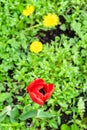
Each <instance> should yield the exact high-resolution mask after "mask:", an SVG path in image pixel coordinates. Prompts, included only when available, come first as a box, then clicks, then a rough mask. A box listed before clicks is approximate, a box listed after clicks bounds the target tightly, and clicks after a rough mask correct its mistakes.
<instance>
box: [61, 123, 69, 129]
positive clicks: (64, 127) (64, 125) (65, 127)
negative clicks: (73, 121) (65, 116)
mask: <svg viewBox="0 0 87 130" xmlns="http://www.w3.org/2000/svg"><path fill="white" fill-rule="evenodd" d="M61 130H70V127H69V126H68V125H66V124H62V126H61Z"/></svg>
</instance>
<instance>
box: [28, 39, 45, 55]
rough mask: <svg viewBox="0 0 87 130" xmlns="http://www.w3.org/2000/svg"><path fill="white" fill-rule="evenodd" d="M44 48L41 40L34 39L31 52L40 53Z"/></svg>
mask: <svg viewBox="0 0 87 130" xmlns="http://www.w3.org/2000/svg"><path fill="white" fill-rule="evenodd" d="M42 48H43V45H42V43H41V42H39V41H34V42H32V44H31V45H30V51H31V52H35V53H38V52H40V51H41V50H42Z"/></svg>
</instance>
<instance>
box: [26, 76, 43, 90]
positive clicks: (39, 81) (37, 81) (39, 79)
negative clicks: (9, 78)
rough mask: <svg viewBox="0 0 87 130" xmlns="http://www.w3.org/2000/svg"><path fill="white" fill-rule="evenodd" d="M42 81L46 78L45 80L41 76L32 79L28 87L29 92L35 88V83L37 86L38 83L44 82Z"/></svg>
mask: <svg viewBox="0 0 87 130" xmlns="http://www.w3.org/2000/svg"><path fill="white" fill-rule="evenodd" d="M42 83H44V80H43V79H41V78H38V79H35V80H34V81H32V82H31V83H30V84H29V85H28V87H27V92H29V91H31V90H32V89H33V87H34V85H35V86H37V84H42Z"/></svg>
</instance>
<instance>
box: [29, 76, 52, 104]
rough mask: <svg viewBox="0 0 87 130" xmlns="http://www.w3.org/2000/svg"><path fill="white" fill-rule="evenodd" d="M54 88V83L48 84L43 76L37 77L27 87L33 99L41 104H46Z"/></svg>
mask: <svg viewBox="0 0 87 130" xmlns="http://www.w3.org/2000/svg"><path fill="white" fill-rule="evenodd" d="M53 90H54V85H53V84H46V83H45V82H44V80H43V79H41V78H38V79H35V80H34V81H32V82H31V83H30V84H29V85H28V87H27V92H28V93H29V95H30V97H31V99H32V100H33V102H36V103H37V104H39V105H44V103H45V102H46V101H47V100H48V99H49V98H50V96H51V95H52V93H53Z"/></svg>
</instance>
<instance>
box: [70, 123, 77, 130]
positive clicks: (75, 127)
mask: <svg viewBox="0 0 87 130" xmlns="http://www.w3.org/2000/svg"><path fill="white" fill-rule="evenodd" d="M71 130H79V127H78V126H77V125H76V124H72V125H71Z"/></svg>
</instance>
